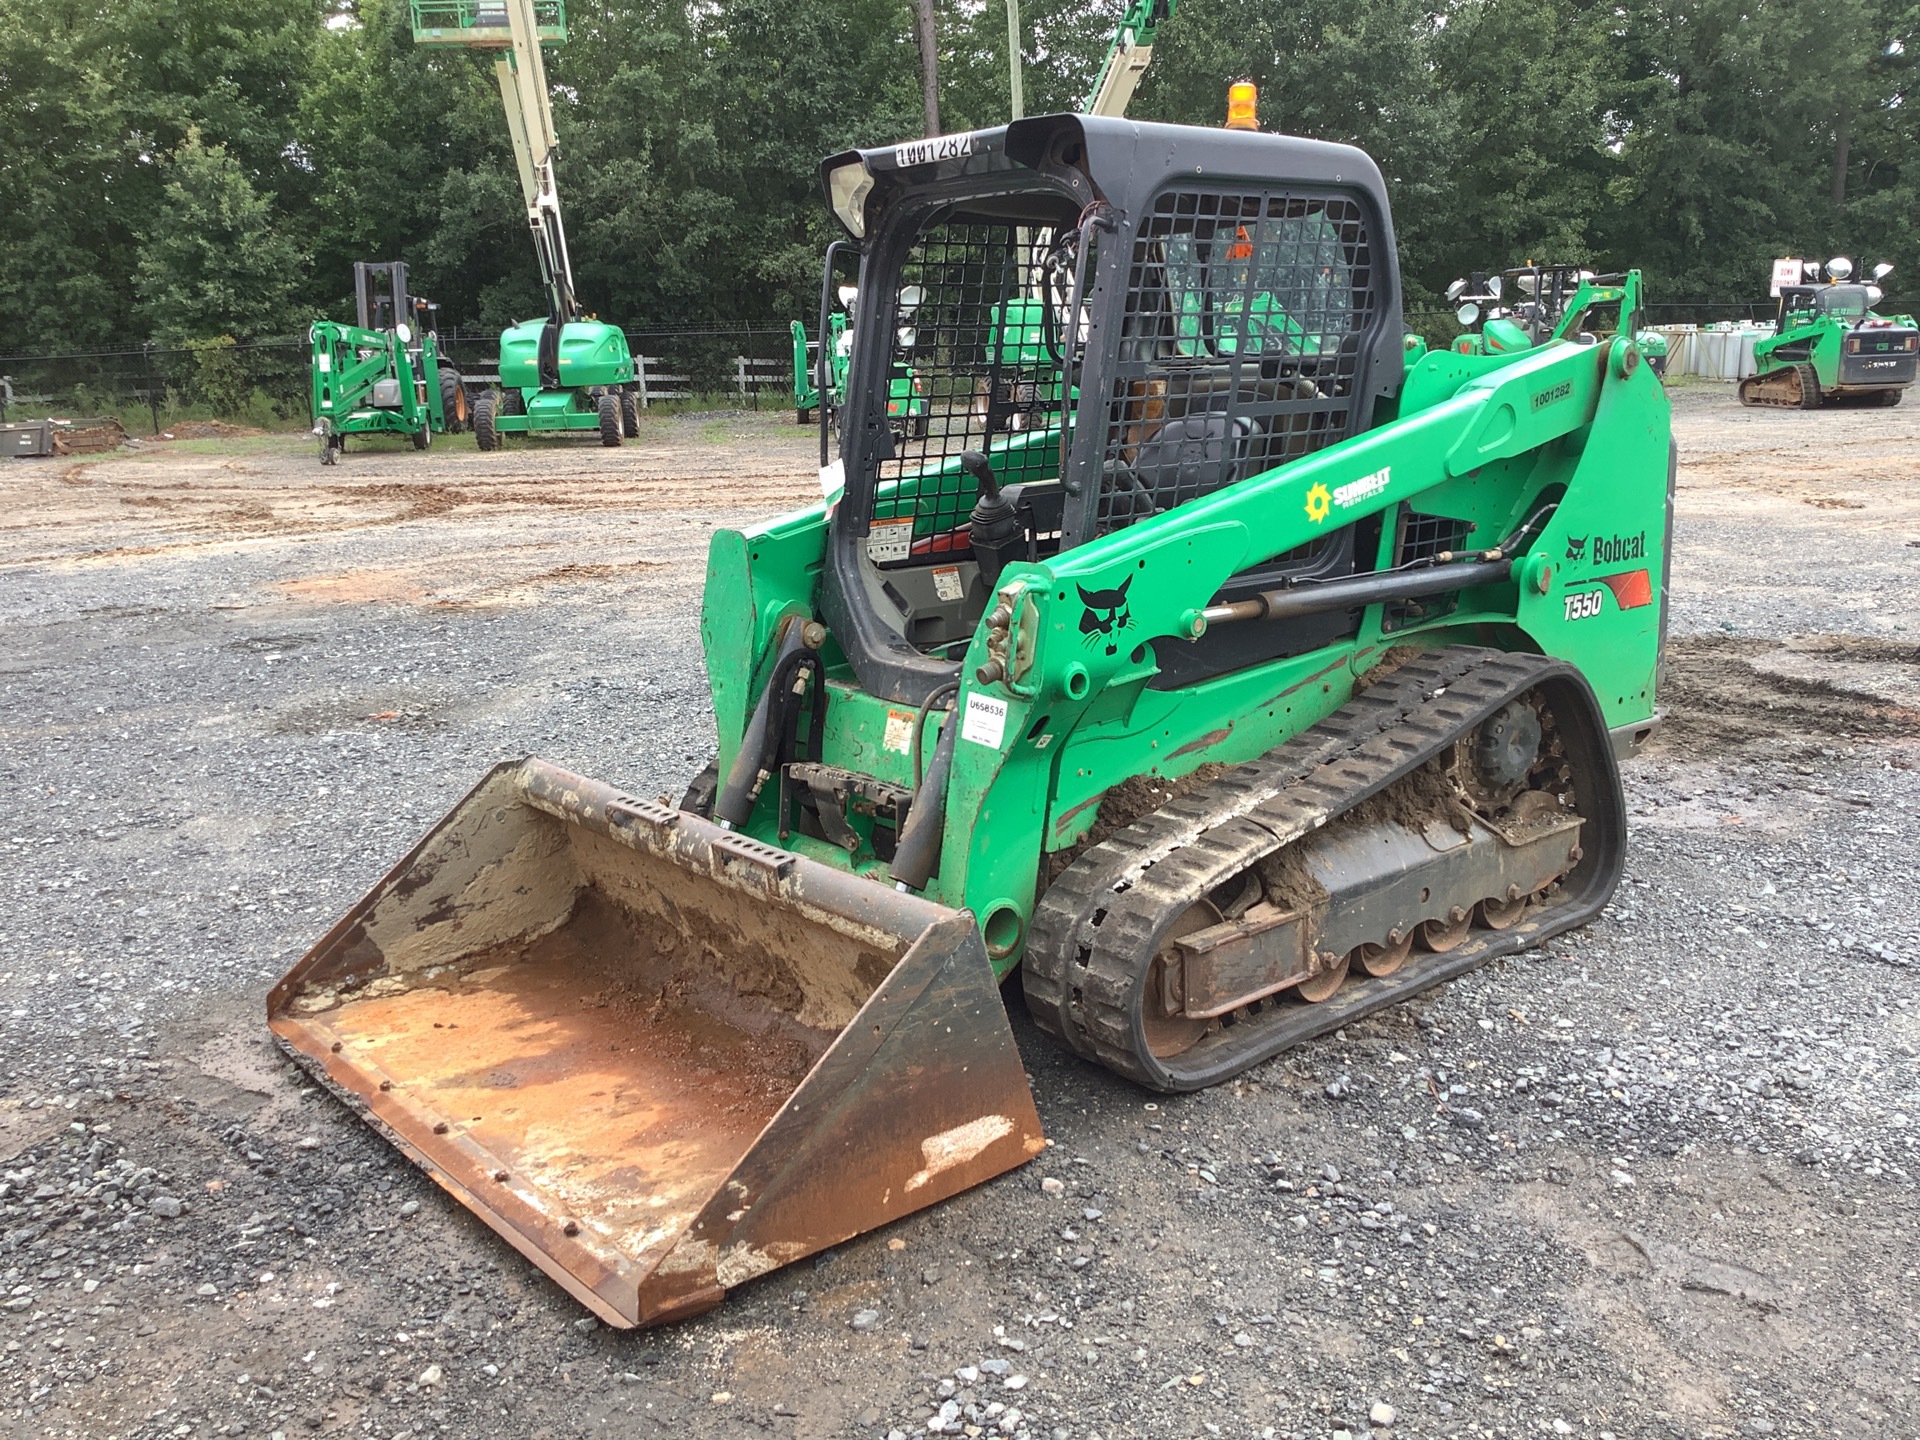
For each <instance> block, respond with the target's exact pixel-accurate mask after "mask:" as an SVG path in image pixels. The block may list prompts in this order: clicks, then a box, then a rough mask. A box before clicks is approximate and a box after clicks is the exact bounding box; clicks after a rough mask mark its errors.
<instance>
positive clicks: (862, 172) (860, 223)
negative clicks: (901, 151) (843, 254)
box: [827, 160, 873, 240]
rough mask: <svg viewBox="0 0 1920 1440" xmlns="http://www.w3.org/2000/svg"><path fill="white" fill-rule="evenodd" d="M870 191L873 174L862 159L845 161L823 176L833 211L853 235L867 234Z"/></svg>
mask: <svg viewBox="0 0 1920 1440" xmlns="http://www.w3.org/2000/svg"><path fill="white" fill-rule="evenodd" d="M872 193H873V176H872V175H871V174H869V173H868V171H867V165H866V162H865V161H864V160H849V161H848V162H847V163H846V164H844V165H841V166H839V167H838V168H836V169H834V170H833V171H832V172H830V173H829V174H828V176H827V195H828V197H829V198H830V199H831V200H832V201H833V213H834V214H835V215H838V216H839V217H840V223H841V224H842V225H844V226H846V227H847V229H848V230H849V231H851V232H852V233H853V235H854V236H855V237H857V238H859V239H862V240H864V239H865V238H866V235H867V196H869V195H871V194H872Z"/></svg>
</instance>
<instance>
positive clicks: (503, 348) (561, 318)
mask: <svg viewBox="0 0 1920 1440" xmlns="http://www.w3.org/2000/svg"><path fill="white" fill-rule="evenodd" d="M411 4H412V16H413V38H414V43H415V44H419V45H462V46H471V47H476V48H480V49H494V50H500V49H504V50H506V51H507V53H506V54H505V55H503V56H502V57H500V58H499V59H498V60H496V61H495V62H494V66H493V69H494V75H495V77H496V78H497V79H498V80H499V82H500V100H501V103H502V104H503V105H504V106H505V107H506V112H507V129H508V131H509V133H510V134H511V135H512V137H513V153H514V160H515V164H516V166H517V168H518V170H519V173H520V190H521V194H522V195H523V196H524V197H525V199H526V202H527V228H528V230H529V231H530V232H531V233H532V236H533V249H534V253H535V254H536V255H537V256H539V259H540V280H541V283H542V285H543V286H544V287H545V288H546V292H547V315H546V318H545V319H543V320H525V321H522V322H521V323H519V324H517V325H511V326H508V327H507V329H506V330H505V331H504V332H503V333H502V334H501V336H500V392H499V395H498V397H497V398H496V397H495V396H494V395H491V394H489V395H482V396H480V397H478V398H477V399H476V400H475V401H474V404H473V438H474V439H475V440H476V441H477V442H478V443H479V446H480V448H481V449H482V450H493V449H496V448H497V447H498V446H499V444H500V437H501V436H502V435H509V434H528V433H531V432H534V431H567V430H597V431H598V432H599V434H600V443H601V444H603V445H609V446H612V445H618V444H619V443H620V441H621V438H622V437H623V436H625V437H628V438H631V437H632V436H634V435H636V434H638V433H639V425H640V416H639V409H638V398H637V386H636V382H635V379H634V368H633V356H632V354H631V353H630V352H629V351H628V349H627V337H626V336H625V335H624V334H623V333H622V332H621V330H620V328H619V327H618V326H616V325H608V324H606V323H604V322H603V321H600V320H596V319H592V318H591V317H589V316H588V315H587V313H586V311H585V310H584V309H583V308H582V307H581V305H580V301H579V299H578V298H577V297H576V296H575V294H574V288H573V262H572V260H571V259H570V258H569V257H568V254H567V232H566V227H565V226H564V225H563V224H562V223H561V220H560V192H559V189H558V186H557V181H556V177H555V170H554V156H555V154H556V152H557V150H558V142H557V141H556V140H555V138H554V133H553V107H552V104H551V102H550V101H549V99H548V95H547V71H546V63H545V61H544V60H543V59H542V58H541V53H540V52H541V47H542V46H546V45H559V44H562V43H564V42H565V40H566V38H567V12H566V6H565V4H564V0H411Z"/></svg>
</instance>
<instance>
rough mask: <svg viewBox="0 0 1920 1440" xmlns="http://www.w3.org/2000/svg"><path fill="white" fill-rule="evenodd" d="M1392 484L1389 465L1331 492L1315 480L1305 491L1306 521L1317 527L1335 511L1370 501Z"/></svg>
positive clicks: (1391, 471)
mask: <svg viewBox="0 0 1920 1440" xmlns="http://www.w3.org/2000/svg"><path fill="white" fill-rule="evenodd" d="M1392 482H1393V467H1392V466H1391V465H1382V466H1381V467H1380V468H1379V469H1378V470H1376V471H1374V472H1373V473H1372V474H1371V475H1362V476H1361V477H1360V478H1359V479H1358V480H1349V481H1348V482H1347V483H1346V484H1344V485H1340V486H1336V487H1335V488H1334V489H1332V490H1329V489H1327V487H1326V486H1325V485H1324V484H1323V483H1321V482H1320V481H1318V480H1316V481H1314V482H1313V487H1312V488H1311V489H1310V490H1308V491H1307V519H1309V520H1311V521H1313V523H1314V524H1316V525H1318V524H1320V523H1321V522H1322V521H1324V520H1325V519H1326V518H1327V516H1328V515H1330V514H1331V513H1332V512H1333V511H1334V510H1335V509H1340V510H1350V509H1352V508H1353V507H1354V506H1355V505H1358V504H1360V503H1362V502H1363V501H1367V500H1371V499H1372V498H1373V497H1374V496H1376V495H1378V494H1379V493H1380V492H1381V491H1382V490H1385V489H1386V488H1387V486H1388V485H1390V484H1391V483H1392Z"/></svg>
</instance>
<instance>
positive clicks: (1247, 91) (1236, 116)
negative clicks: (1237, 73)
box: [1227, 80, 1260, 130]
mask: <svg viewBox="0 0 1920 1440" xmlns="http://www.w3.org/2000/svg"><path fill="white" fill-rule="evenodd" d="M1259 106H1260V92H1259V91H1258V90H1257V89H1255V88H1254V84H1253V82H1252V81H1251V80H1236V81H1234V82H1233V84H1231V85H1229V86H1228V87H1227V129H1229V130H1258V129H1259V128H1260V118H1259V116H1258V115H1257V114H1256V113H1255V112H1256V111H1257V110H1258V109H1259Z"/></svg>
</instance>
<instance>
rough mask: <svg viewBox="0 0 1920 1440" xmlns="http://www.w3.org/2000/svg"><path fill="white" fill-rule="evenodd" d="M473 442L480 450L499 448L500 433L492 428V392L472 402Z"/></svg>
mask: <svg viewBox="0 0 1920 1440" xmlns="http://www.w3.org/2000/svg"><path fill="white" fill-rule="evenodd" d="M473 442H474V444H476V445H478V446H479V447H480V448H481V449H482V450H498V449H499V448H500V432H499V431H498V430H495V429H494V428H493V392H492V391H488V392H487V393H486V394H485V395H482V396H480V397H479V398H478V399H476V400H475V401H474V402H473Z"/></svg>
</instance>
